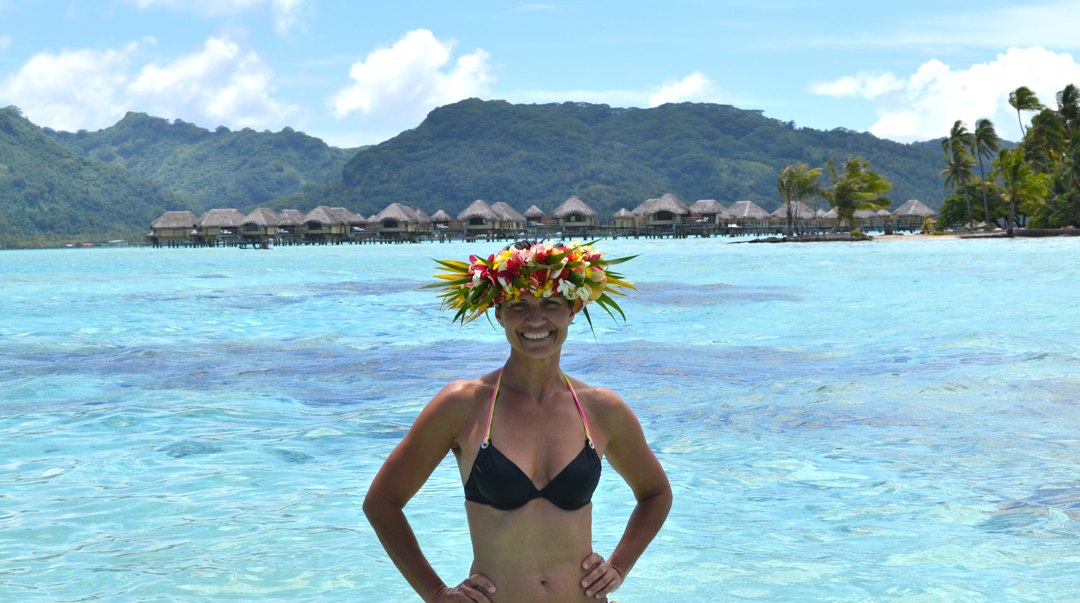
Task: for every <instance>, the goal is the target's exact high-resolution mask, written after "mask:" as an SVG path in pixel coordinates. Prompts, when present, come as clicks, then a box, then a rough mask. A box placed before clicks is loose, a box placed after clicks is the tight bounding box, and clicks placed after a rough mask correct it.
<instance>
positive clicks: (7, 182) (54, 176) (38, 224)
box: [0, 107, 199, 249]
mask: <svg viewBox="0 0 1080 603" xmlns="http://www.w3.org/2000/svg"><path fill="white" fill-rule="evenodd" d="M177 209H191V210H194V211H198V210H199V207H198V206H197V204H194V203H190V202H186V201H183V200H180V199H177V198H176V196H175V195H173V194H172V193H170V192H168V191H165V190H163V189H162V188H161V187H160V186H158V185H157V184H154V183H153V182H151V181H149V180H147V179H145V178H142V177H141V176H138V175H136V174H132V173H131V172H129V171H127V170H125V169H124V168H122V167H119V166H115V165H110V164H107V163H102V162H100V161H94V160H91V159H86V158H84V157H80V156H78V155H76V154H75V153H73V152H71V151H69V150H68V149H65V148H64V147H62V146H60V145H59V144H57V143H56V142H54V141H52V140H51V139H49V138H48V137H47V136H45V134H44V133H43V132H42V131H41V129H40V128H38V127H37V126H35V125H34V124H32V123H30V121H29V120H27V119H26V118H24V117H23V116H22V113H21V112H20V111H19V110H18V108H16V107H7V108H5V109H0V249H2V248H11V247H39V246H48V245H56V244H62V243H73V242H78V241H80V240H83V241H102V240H109V239H113V238H117V239H119V238H125V239H128V240H134V241H141V240H142V233H144V232H145V231H146V227H147V225H148V224H149V223H150V222H151V221H152V220H154V219H156V218H157V217H158V216H160V215H161V213H162V212H164V211H166V210H177Z"/></svg>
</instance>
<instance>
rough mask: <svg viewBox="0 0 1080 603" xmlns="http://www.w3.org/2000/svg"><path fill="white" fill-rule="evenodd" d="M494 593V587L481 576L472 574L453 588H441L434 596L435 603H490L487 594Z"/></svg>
mask: <svg viewBox="0 0 1080 603" xmlns="http://www.w3.org/2000/svg"><path fill="white" fill-rule="evenodd" d="M494 592H495V585H494V584H492V583H491V580H488V578H487V576H485V575H483V574H473V575H471V576H469V578H468V580H465V581H464V582H462V583H461V584H459V585H457V586H455V587H454V588H449V587H445V586H444V587H443V589H442V590H440V591H439V594H437V595H435V603H491V599H488V598H487V594H485V593H488V594H491V593H494Z"/></svg>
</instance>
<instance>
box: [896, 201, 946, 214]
mask: <svg viewBox="0 0 1080 603" xmlns="http://www.w3.org/2000/svg"><path fill="white" fill-rule="evenodd" d="M892 215H894V216H896V217H906V216H916V217H919V218H925V217H926V216H936V215H937V212H936V211H934V210H932V209H930V207H929V206H927V205H926V204H925V203H923V202H922V201H919V200H918V199H912V200H910V201H908V202H907V203H905V204H903V205H901V206H900V207H899V209H897V210H896V211H894V212H893V213H892Z"/></svg>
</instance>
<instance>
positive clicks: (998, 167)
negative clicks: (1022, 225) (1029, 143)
mask: <svg viewBox="0 0 1080 603" xmlns="http://www.w3.org/2000/svg"><path fill="white" fill-rule="evenodd" d="M993 166H994V170H993V171H992V172H991V175H992V177H994V179H995V181H996V180H998V179H1000V180H1001V184H997V183H995V184H994V187H995V188H997V189H998V190H999V191H1001V195H1002V196H1003V197H1005V198H1006V199H1008V200H1009V228H1008V235H1009V236H1010V237H1011V236H1013V222H1015V221H1016V219H1015V216H1016V204H1017V203H1035V202H1038V201H1039V200H1040V199H1043V198H1045V197H1046V182H1047V178H1048V177H1047V175H1046V174H1036V173H1035V170H1032V169H1031V165H1030V164H1029V163H1028V162H1027V161H1025V160H1024V155H1023V153H1022V152H1021V151H1020V150H1019V149H1006V150H1003V151H1001V153H999V154H998V156H997V159H995V160H994V163H993Z"/></svg>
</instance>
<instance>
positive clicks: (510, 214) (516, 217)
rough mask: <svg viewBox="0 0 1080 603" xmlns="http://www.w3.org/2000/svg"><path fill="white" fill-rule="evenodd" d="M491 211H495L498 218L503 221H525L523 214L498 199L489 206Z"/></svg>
mask: <svg viewBox="0 0 1080 603" xmlns="http://www.w3.org/2000/svg"><path fill="white" fill-rule="evenodd" d="M491 211H493V212H495V214H496V215H498V216H499V220H501V221H503V222H522V223H524V222H525V221H526V218H525V216H523V215H521V214H519V213H518V211H517V210H516V209H514V208H513V207H510V206H509V205H507V204H505V203H503V202H502V201H499V202H498V203H494V204H492V206H491Z"/></svg>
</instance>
